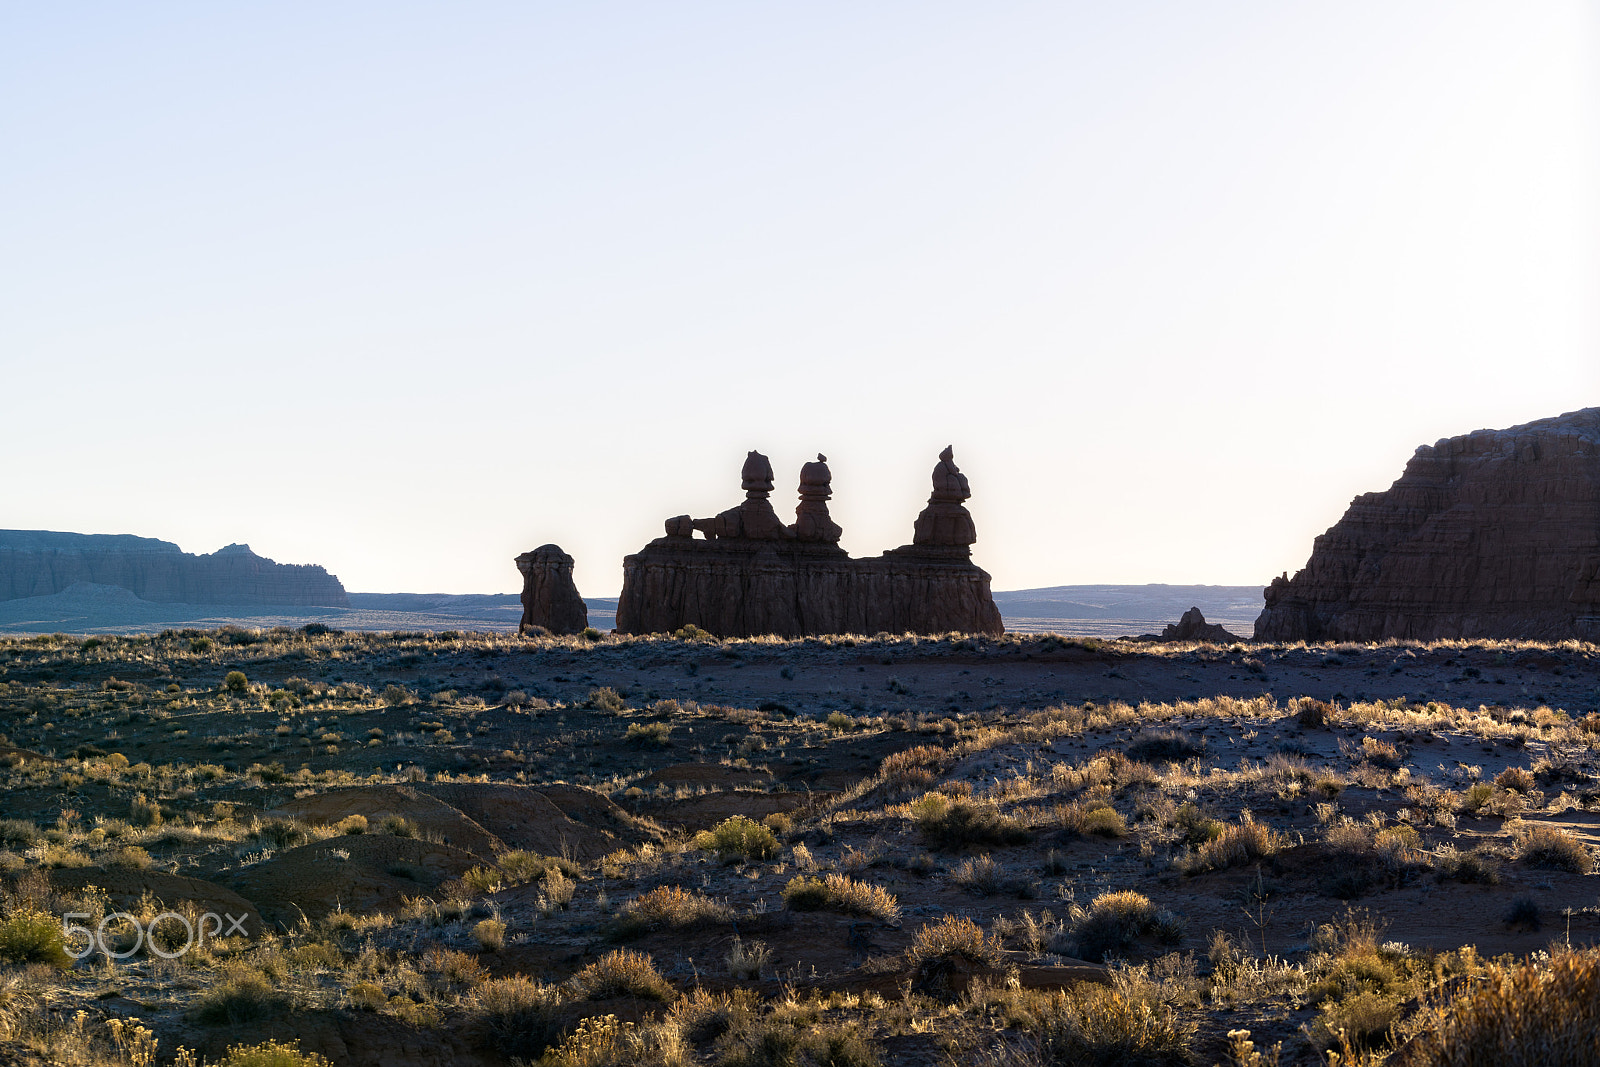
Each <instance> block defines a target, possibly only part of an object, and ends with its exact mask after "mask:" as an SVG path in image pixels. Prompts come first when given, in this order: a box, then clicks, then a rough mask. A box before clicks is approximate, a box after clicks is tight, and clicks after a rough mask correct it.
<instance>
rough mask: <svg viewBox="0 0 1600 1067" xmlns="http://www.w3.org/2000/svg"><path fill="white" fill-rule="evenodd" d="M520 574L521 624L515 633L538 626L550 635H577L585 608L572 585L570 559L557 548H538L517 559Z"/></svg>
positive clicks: (582, 625)
mask: <svg viewBox="0 0 1600 1067" xmlns="http://www.w3.org/2000/svg"><path fill="white" fill-rule="evenodd" d="M516 563H517V570H519V571H521V572H522V622H521V624H520V625H519V626H518V627H517V632H518V633H526V632H527V631H528V628H529V627H530V626H542V627H544V628H545V629H546V630H549V631H550V632H551V633H556V634H575V633H580V632H581V631H582V630H583V629H584V628H585V627H586V626H588V625H589V608H588V606H587V605H586V604H584V602H583V598H582V597H580V596H579V595H578V587H577V586H576V585H574V584H573V582H572V557H571V556H569V555H567V554H566V553H565V552H563V551H561V548H560V547H559V546H557V545H540V546H539V547H538V548H536V549H534V550H533V551H532V552H524V553H523V554H522V555H520V556H518V557H517V560H516Z"/></svg>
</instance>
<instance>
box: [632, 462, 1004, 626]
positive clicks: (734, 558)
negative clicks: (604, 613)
mask: <svg viewBox="0 0 1600 1067" xmlns="http://www.w3.org/2000/svg"><path fill="white" fill-rule="evenodd" d="M832 483H833V474H832V471H831V470H830V469H829V467H828V462H827V457H826V456H824V455H822V454H820V453H819V454H818V456H817V458H816V461H815V462H810V463H806V464H805V465H804V466H802V467H801V469H800V480H799V497H800V502H799V505H798V506H797V507H796V509H795V521H794V523H793V524H785V523H784V522H783V521H782V520H781V519H779V517H778V514H777V512H776V511H775V510H774V509H773V507H772V504H771V502H770V501H769V499H768V497H769V496H770V495H771V493H772V490H773V486H774V477H773V472H772V464H771V462H770V461H769V460H768V459H767V457H766V456H764V455H762V454H761V453H759V452H754V451H752V452H750V453H749V454H747V455H746V456H745V461H744V466H743V468H742V469H741V471H740V487H741V488H742V489H743V490H744V494H745V499H744V500H743V502H741V503H740V504H739V505H737V506H736V507H733V508H729V509H728V510H727V511H723V512H720V513H718V514H716V515H714V516H712V517H710V518H704V519H696V518H691V517H690V516H688V515H677V516H674V517H672V518H670V519H667V520H666V536H665V537H658V538H656V539H655V540H654V541H652V542H650V544H648V545H646V546H645V547H644V548H643V549H641V550H640V551H639V552H637V553H635V554H634V555H631V556H628V557H627V558H626V559H624V560H623V564H622V568H623V585H622V596H621V598H620V600H619V601H618V603H617V629H618V630H619V631H621V632H623V633H662V632H671V631H675V630H678V629H681V628H683V627H685V626H689V625H693V626H698V627H700V628H701V629H704V630H707V631H709V632H710V633H713V634H716V635H718V636H721V637H753V636H758V635H762V634H776V635H778V636H782V637H799V636H804V635H809V634H828V633H866V634H872V633H881V632H888V633H907V632H910V633H947V632H950V631H961V632H965V633H987V634H1000V633H1003V632H1004V625H1003V623H1002V622H1001V619H1000V612H999V609H997V608H996V607H995V603H994V597H993V595H992V594H991V592H990V589H989V575H988V574H987V573H986V572H985V571H983V570H982V569H980V568H979V567H977V566H976V565H975V564H973V562H972V548H971V546H972V545H973V544H974V543H975V542H976V541H977V533H976V531H975V529H974V527H973V523H972V516H971V514H970V513H969V512H968V511H967V509H966V507H965V506H964V502H965V501H966V499H967V498H968V497H969V496H970V495H971V490H970V489H969V488H968V485H967V479H966V476H965V475H963V474H962V473H961V470H960V468H958V467H957V466H956V464H955V457H954V453H953V452H952V450H951V449H950V448H946V449H945V450H944V452H943V453H941V454H940V457H939V464H938V466H936V467H935V468H934V471H933V494H932V496H930V497H929V498H928V506H927V507H926V508H924V509H923V511H922V513H921V514H920V515H919V516H917V519H916V522H915V524H914V527H913V535H912V543H911V544H909V545H905V546H902V547H900V548H896V549H891V550H890V551H888V552H885V553H884V554H883V555H882V556H877V557H873V558H868V559H851V558H850V556H849V555H848V554H847V553H846V552H845V551H844V550H843V549H842V548H840V547H839V539H840V537H841V536H842V534H843V531H842V530H841V529H840V528H839V526H838V524H837V523H835V522H834V521H833V519H832V517H831V516H830V515H829V513H828V503H827V502H828V500H829V499H830V498H831V497H832V495H833V484H832ZM696 534H699V535H700V536H699V537H696V536H695V535H696Z"/></svg>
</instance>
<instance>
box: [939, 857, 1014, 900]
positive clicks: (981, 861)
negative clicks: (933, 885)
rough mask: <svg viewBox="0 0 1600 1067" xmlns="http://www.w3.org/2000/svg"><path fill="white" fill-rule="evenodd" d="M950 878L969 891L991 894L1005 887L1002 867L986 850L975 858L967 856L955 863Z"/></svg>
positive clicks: (980, 894)
mask: <svg viewBox="0 0 1600 1067" xmlns="http://www.w3.org/2000/svg"><path fill="white" fill-rule="evenodd" d="M950 880H951V881H952V882H954V883H955V884H956V885H958V886H960V887H961V888H962V889H965V890H966V891H967V892H969V893H976V894H978V895H979V896H983V897H986V896H991V895H993V894H995V893H998V892H1000V891H1001V890H1003V889H1005V888H1006V884H1007V883H1006V879H1005V876H1004V868H1002V867H1001V866H1000V865H999V864H998V863H996V862H995V861H994V859H993V857H991V856H990V855H989V854H988V853H987V852H985V853H984V854H983V855H982V856H978V857H977V858H971V857H969V858H967V859H964V860H962V861H961V862H960V863H958V864H956V865H955V868H954V869H953V870H951V872H950Z"/></svg>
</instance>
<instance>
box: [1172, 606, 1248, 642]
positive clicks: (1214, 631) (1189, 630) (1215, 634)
mask: <svg viewBox="0 0 1600 1067" xmlns="http://www.w3.org/2000/svg"><path fill="white" fill-rule="evenodd" d="M1156 640H1157V641H1209V642H1211V643H1212V644H1224V643H1231V642H1234V641H1238V640H1240V638H1239V637H1237V636H1235V635H1234V634H1231V633H1229V632H1228V631H1227V629H1226V628H1225V627H1222V626H1219V625H1216V624H1214V623H1209V622H1206V617H1205V616H1204V615H1203V614H1201V612H1200V609H1199V608H1190V609H1189V610H1188V611H1186V612H1184V613H1183V617H1182V618H1181V619H1179V620H1178V621H1177V622H1175V623H1173V624H1172V625H1170V626H1168V627H1167V628H1166V629H1164V630H1162V631H1161V636H1160V637H1157V638H1156Z"/></svg>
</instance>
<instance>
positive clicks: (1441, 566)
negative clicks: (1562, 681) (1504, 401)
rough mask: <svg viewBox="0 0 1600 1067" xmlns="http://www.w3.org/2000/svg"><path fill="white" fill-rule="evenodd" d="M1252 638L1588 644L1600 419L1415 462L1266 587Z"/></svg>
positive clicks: (1495, 434) (1455, 448)
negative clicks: (1296, 568)
mask: <svg viewBox="0 0 1600 1067" xmlns="http://www.w3.org/2000/svg"><path fill="white" fill-rule="evenodd" d="M1255 637H1256V640H1258V641H1378V640H1383V639H1386V638H1407V639H1415V640H1433V639H1439V638H1522V639H1527V640H1542V641H1551V640H1561V639H1565V638H1573V637H1577V638H1586V639H1589V640H1595V639H1600V408H1585V409H1584V410H1582V411H1574V412H1569V413H1567V414H1565V415H1561V416H1559V417H1557V418H1551V419H1542V420H1540V421H1538V422H1530V423H1528V424H1526V425H1524V426H1513V427H1511V428H1510V429H1507V430H1477V431H1474V432H1473V433H1470V434H1466V435H1465V436H1462V437H1451V438H1447V439H1445V440H1441V441H1439V442H1438V443H1437V444H1434V445H1423V446H1422V447H1420V448H1418V449H1417V451H1416V454H1415V455H1413V456H1412V457H1411V461H1410V462H1409V463H1408V464H1406V469H1405V473H1404V474H1402V475H1401V476H1400V479H1399V480H1398V481H1396V482H1395V483H1394V484H1393V485H1392V486H1390V487H1389V489H1388V490H1387V491H1385V492H1382V493H1367V494H1365V495H1362V496H1359V497H1356V499H1355V500H1354V501H1353V502H1352V503H1351V505H1350V508H1349V510H1348V511H1346V512H1345V514H1344V518H1342V519H1340V520H1339V522H1338V524H1337V525H1335V526H1334V527H1332V528H1331V529H1330V530H1328V532H1327V533H1325V534H1323V535H1322V536H1321V537H1318V538H1317V539H1316V543H1315V546H1314V548H1313V549H1312V552H1311V560H1310V562H1308V563H1307V564H1306V566H1305V568H1304V569H1302V570H1301V571H1300V572H1298V573H1297V574H1296V575H1295V576H1294V577H1293V578H1290V577H1289V576H1288V575H1287V574H1285V575H1284V576H1283V577H1281V578H1276V579H1274V580H1273V582H1272V585H1271V586H1270V587H1269V588H1268V589H1267V590H1266V610H1264V611H1263V612H1262V613H1261V616H1260V618H1258V619H1257V620H1256V626H1255Z"/></svg>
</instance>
